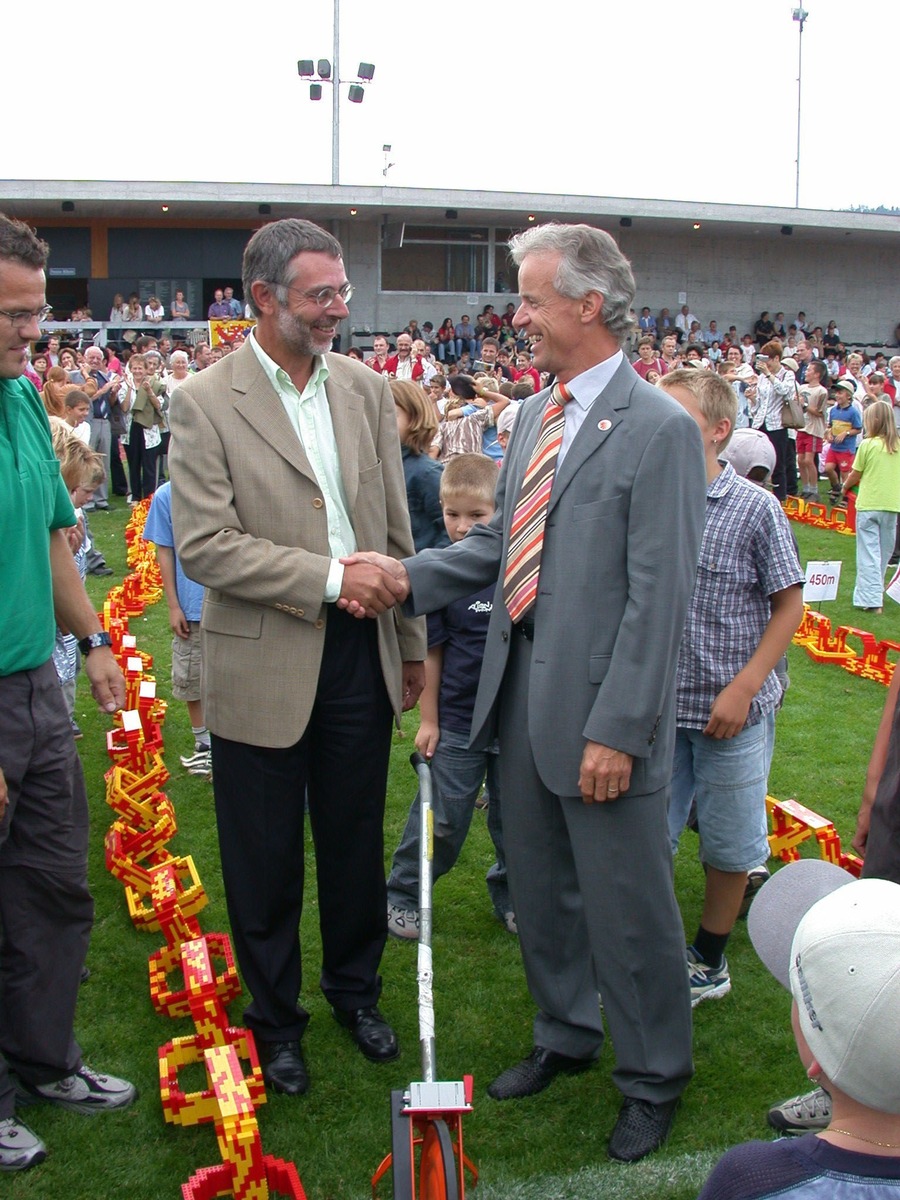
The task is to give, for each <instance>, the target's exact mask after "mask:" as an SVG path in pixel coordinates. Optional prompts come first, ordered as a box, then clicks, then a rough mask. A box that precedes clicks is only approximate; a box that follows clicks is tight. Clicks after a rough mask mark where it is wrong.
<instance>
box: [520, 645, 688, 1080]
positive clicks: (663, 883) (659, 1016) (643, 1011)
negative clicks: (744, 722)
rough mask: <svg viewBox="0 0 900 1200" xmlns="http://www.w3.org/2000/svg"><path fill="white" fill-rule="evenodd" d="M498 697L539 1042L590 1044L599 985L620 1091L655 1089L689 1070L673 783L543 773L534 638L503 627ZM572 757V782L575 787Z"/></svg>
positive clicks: (571, 1046) (590, 1047) (594, 1040)
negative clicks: (590, 792)
mask: <svg viewBox="0 0 900 1200" xmlns="http://www.w3.org/2000/svg"><path fill="white" fill-rule="evenodd" d="M511 639H512V643H511V647H510V659H509V663H508V665H507V670H506V676H505V678H504V681H503V690H502V693H501V701H500V771H501V780H502V785H503V794H504V796H505V797H507V800H506V801H505V803H504V810H503V836H504V842H505V846H506V856H507V865H508V870H509V885H510V891H511V893H512V900H513V908H514V910H515V914H516V921H517V923H518V927H519V941H520V944H521V949H522V957H523V960H524V964H525V973H526V978H527V980H528V987H529V990H530V992H531V996H532V999H533V1000H534V1001H535V1003H536V1005H537V1007H538V1010H539V1011H538V1014H537V1016H536V1018H535V1022H534V1043H535V1045H538V1046H544V1047H546V1048H547V1049H550V1050H555V1051H557V1052H558V1053H560V1054H566V1055H569V1056H571V1057H574V1058H596V1057H597V1056H598V1055H599V1053H600V1049H601V1046H602V1043H603V1023H602V1017H601V1012H600V1005H599V1001H598V995H597V994H598V992H599V993H600V994H601V995H602V998H603V1010H604V1013H605V1015H606V1020H607V1023H608V1025H609V1032H610V1035H611V1037H612V1041H613V1046H614V1049H615V1056H616V1065H615V1069H614V1071H613V1080H614V1082H615V1084H616V1086H617V1087H618V1088H619V1090H620V1091H621V1092H622V1093H623V1094H624V1095H626V1096H631V1097H634V1098H636V1099H641V1100H650V1101H652V1102H653V1103H656V1104H658V1103H662V1102H664V1101H666V1100H670V1099H674V1098H675V1097H676V1096H678V1095H680V1093H681V1092H682V1091H683V1090H684V1088H685V1086H686V1085H687V1083H688V1080H689V1079H690V1077H691V1075H692V1073H693V1066H692V1061H691V1007H690V994H689V989H688V976H687V968H686V963H685V939H684V929H683V926H682V922H681V915H680V913H679V910H678V905H677V903H676V901H675V894H674V889H673V878H672V854H671V849H670V846H669V841H668V835H667V832H666V806H667V801H668V788H666V789H663V790H662V791H658V792H654V793H651V794H649V795H642V796H635V795H632V794H631V793H630V792H629V793H626V794H625V795H624V796H622V797H621V798H620V799H619V800H616V801H614V802H608V803H605V804H585V803H584V802H583V801H582V799H581V796H580V795H578V794H573V795H571V796H558V795H555V794H554V793H552V792H550V791H549V790H548V789H547V788H546V787H545V786H544V784H543V783H542V782H541V780H540V777H539V775H538V772H537V768H536V767H535V764H534V759H533V757H532V753H531V747H530V743H529V740H528V733H527V730H528V697H529V675H530V668H531V651H532V644H531V643H530V642H528V641H526V640H525V639H524V638H523V637H522V636H521V635H520V634H518V633H517V632H515V631H513V633H512V634H511ZM578 767H579V764H578V763H573V775H572V784H573V793H577V787H578Z"/></svg>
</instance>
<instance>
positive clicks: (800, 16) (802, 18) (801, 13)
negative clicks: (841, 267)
mask: <svg viewBox="0 0 900 1200" xmlns="http://www.w3.org/2000/svg"><path fill="white" fill-rule="evenodd" d="M335 4H337V0H335ZM791 15H792V16H793V18H794V20H795V21H796V22H797V25H798V30H797V33H798V37H797V179H796V184H795V187H794V208H799V207H800V105H801V89H802V86H803V26H804V24H805V23H806V18H807V17H808V16H809V13H808V12H807V11H806V9H805V8H802V7H801V8H795V9H794V10H793V12H792V14H791Z"/></svg>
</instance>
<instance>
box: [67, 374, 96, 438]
mask: <svg viewBox="0 0 900 1200" xmlns="http://www.w3.org/2000/svg"><path fill="white" fill-rule="evenodd" d="M90 415H91V402H90V399H89V398H88V396H87V395H86V393H85V392H82V391H80V390H79V389H78V388H73V389H72V390H71V391H70V392H67V393H66V399H65V412H64V414H63V419H64V420H65V422H66V424H67V425H68V426H69V427H70V428H71V430H72V433H73V434H74V436H75V437H77V438H78V439H79V441H82V442H84V444H85V445H87V444H88V443H89V442H90V440H91V423H90V421H89V420H88V418H89V417H90Z"/></svg>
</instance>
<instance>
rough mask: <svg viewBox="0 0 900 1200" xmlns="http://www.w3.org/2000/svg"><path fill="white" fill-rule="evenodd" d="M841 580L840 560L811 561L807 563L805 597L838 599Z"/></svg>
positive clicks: (807, 600)
mask: <svg viewBox="0 0 900 1200" xmlns="http://www.w3.org/2000/svg"><path fill="white" fill-rule="evenodd" d="M840 582H841V563H840V562H811V563H807V564H806V583H805V584H804V585H803V599H804V601H806V602H809V601H810V600H836V599H837V594H838V584H839V583H840Z"/></svg>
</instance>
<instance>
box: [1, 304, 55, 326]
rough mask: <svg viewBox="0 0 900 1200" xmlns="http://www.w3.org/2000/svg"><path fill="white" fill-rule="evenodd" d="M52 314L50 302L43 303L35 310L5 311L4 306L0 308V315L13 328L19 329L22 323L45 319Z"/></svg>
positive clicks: (26, 323) (27, 323)
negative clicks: (41, 306)
mask: <svg viewBox="0 0 900 1200" xmlns="http://www.w3.org/2000/svg"><path fill="white" fill-rule="evenodd" d="M52 316H53V306H52V305H50V304H45V305H44V307H43V308H39V309H38V310H37V312H30V311H28V312H7V311H6V309H5V308H0V317H6V319H7V321H9V323H10V325H12V326H13V328H14V329H21V328H22V327H23V326H24V325H30V324H31V322H32V321H37V322H38V323H40V322H42V321H46V320H47V319H48V317H52Z"/></svg>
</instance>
